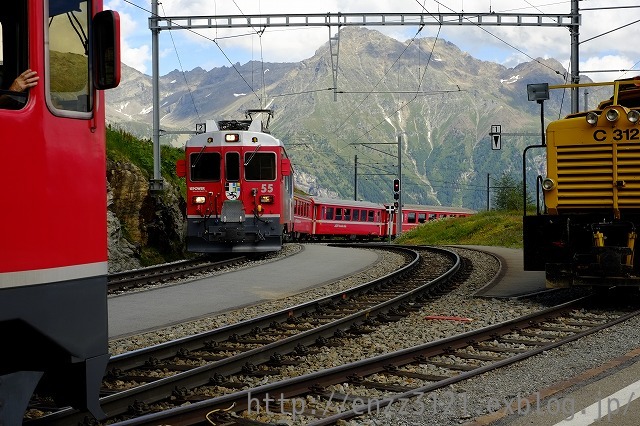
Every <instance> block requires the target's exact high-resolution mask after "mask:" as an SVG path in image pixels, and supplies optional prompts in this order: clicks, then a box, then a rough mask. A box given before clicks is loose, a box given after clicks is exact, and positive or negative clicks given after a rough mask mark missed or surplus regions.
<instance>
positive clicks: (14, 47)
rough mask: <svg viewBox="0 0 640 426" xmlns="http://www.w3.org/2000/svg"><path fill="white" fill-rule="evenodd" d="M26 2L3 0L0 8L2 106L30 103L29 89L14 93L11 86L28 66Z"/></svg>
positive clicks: (0, 101) (12, 107)
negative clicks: (28, 99)
mask: <svg viewBox="0 0 640 426" xmlns="http://www.w3.org/2000/svg"><path fill="white" fill-rule="evenodd" d="M27 29H28V27H27V2H26V1H25V0H13V1H10V2H6V1H5V2H3V4H2V8H0V108H3V109H20V108H22V107H23V106H25V105H26V103H27V97H28V92H20V93H19V92H11V91H9V90H8V89H9V86H11V84H12V83H13V80H15V78H16V77H17V76H19V75H20V74H21V73H22V72H23V71H25V70H26V69H28V68H29V61H28V53H29V49H28V45H27V40H28V37H27V36H28V34H27Z"/></svg>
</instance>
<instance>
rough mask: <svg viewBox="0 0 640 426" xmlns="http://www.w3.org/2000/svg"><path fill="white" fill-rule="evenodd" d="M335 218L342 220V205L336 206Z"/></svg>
mask: <svg viewBox="0 0 640 426" xmlns="http://www.w3.org/2000/svg"><path fill="white" fill-rule="evenodd" d="M336 220H342V207H336Z"/></svg>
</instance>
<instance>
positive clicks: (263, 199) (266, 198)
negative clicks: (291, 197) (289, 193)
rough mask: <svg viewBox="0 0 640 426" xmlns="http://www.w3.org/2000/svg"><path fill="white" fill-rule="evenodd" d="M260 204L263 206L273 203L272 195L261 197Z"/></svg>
mask: <svg viewBox="0 0 640 426" xmlns="http://www.w3.org/2000/svg"><path fill="white" fill-rule="evenodd" d="M260 202H261V203H263V204H272V203H273V195H261V196H260Z"/></svg>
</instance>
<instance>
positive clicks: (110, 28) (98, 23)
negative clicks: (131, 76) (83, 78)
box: [92, 10, 120, 90]
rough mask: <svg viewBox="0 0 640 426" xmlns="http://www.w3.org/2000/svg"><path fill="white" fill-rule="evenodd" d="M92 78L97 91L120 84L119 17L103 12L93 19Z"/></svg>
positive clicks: (116, 14)
mask: <svg viewBox="0 0 640 426" xmlns="http://www.w3.org/2000/svg"><path fill="white" fill-rule="evenodd" d="M92 46H93V52H92V55H93V60H92V61H93V62H92V63H93V77H94V84H95V86H96V88H97V89H98V90H105V89H113V88H114V87H117V86H118V84H120V15H118V12H115V11H113V10H104V11H102V12H98V13H96V15H95V16H94V17H93V37H92Z"/></svg>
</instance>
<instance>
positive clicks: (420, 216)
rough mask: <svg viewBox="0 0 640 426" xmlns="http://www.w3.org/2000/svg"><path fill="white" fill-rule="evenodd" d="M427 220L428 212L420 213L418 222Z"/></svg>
mask: <svg viewBox="0 0 640 426" xmlns="http://www.w3.org/2000/svg"><path fill="white" fill-rule="evenodd" d="M426 221H427V214H426V213H418V222H420V223H425V222H426Z"/></svg>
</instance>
